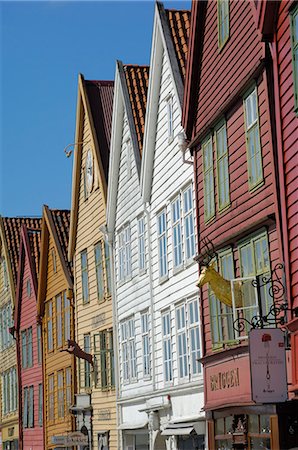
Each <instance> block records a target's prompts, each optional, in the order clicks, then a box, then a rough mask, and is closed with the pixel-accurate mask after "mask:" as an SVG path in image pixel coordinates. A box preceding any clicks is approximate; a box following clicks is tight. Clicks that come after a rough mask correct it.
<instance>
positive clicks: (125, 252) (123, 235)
mask: <svg viewBox="0 0 298 450" xmlns="http://www.w3.org/2000/svg"><path fill="white" fill-rule="evenodd" d="M130 275H131V241H130V226H129V225H127V226H126V227H125V228H124V229H123V230H121V231H120V233H119V281H124V280H126V279H127V278H128V277H129V276H130Z"/></svg>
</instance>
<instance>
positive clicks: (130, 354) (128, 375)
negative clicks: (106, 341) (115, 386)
mask: <svg viewBox="0 0 298 450" xmlns="http://www.w3.org/2000/svg"><path fill="white" fill-rule="evenodd" d="M120 331H121V350H122V379H123V383H124V384H127V383H129V382H134V381H137V352H136V340H135V318H134V316H132V317H129V318H127V319H125V320H123V321H122V322H121V324H120Z"/></svg>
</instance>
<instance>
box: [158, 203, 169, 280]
mask: <svg viewBox="0 0 298 450" xmlns="http://www.w3.org/2000/svg"><path fill="white" fill-rule="evenodd" d="M157 241H158V267H159V278H164V277H165V276H167V274H168V258H167V214H166V210H165V209H164V210H163V211H161V213H160V214H159V215H158V216H157Z"/></svg>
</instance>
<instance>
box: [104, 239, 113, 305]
mask: <svg viewBox="0 0 298 450" xmlns="http://www.w3.org/2000/svg"><path fill="white" fill-rule="evenodd" d="M104 248H105V268H106V283H107V285H106V291H107V296H108V297H109V296H110V295H111V293H112V278H111V260H110V250H109V244H108V243H107V242H106V241H105V243H104Z"/></svg>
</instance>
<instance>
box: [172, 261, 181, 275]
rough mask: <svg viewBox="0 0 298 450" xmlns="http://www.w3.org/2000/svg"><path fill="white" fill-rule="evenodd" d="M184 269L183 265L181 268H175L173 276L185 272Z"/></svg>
mask: <svg viewBox="0 0 298 450" xmlns="http://www.w3.org/2000/svg"><path fill="white" fill-rule="evenodd" d="M183 270H184V267H183V263H182V264H181V265H180V266H177V267H174V268H173V275H177V274H178V273H180V272H183Z"/></svg>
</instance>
